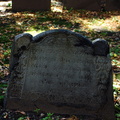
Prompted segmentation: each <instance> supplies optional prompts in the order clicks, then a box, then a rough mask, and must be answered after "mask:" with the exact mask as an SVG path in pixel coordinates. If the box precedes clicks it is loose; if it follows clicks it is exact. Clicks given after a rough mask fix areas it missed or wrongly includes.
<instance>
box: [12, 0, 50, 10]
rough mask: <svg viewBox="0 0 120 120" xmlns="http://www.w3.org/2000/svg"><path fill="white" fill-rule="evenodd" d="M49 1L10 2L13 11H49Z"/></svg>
mask: <svg viewBox="0 0 120 120" xmlns="http://www.w3.org/2000/svg"><path fill="white" fill-rule="evenodd" d="M50 4H51V1H50V0H12V10H13V11H28V10H32V11H38V10H50Z"/></svg>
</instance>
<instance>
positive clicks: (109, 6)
mask: <svg viewBox="0 0 120 120" xmlns="http://www.w3.org/2000/svg"><path fill="white" fill-rule="evenodd" d="M103 1H104V2H105V3H104V4H105V10H107V11H110V10H120V0H107V1H106V0H63V3H64V7H65V8H66V9H71V8H73V9H86V10H97V11H99V10H101V3H102V2H103Z"/></svg>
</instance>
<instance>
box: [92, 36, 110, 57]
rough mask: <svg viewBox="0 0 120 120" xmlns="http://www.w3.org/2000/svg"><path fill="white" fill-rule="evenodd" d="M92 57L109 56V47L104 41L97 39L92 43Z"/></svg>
mask: <svg viewBox="0 0 120 120" xmlns="http://www.w3.org/2000/svg"><path fill="white" fill-rule="evenodd" d="M92 43H93V49H94V55H99V56H107V54H109V45H108V42H107V41H106V40H103V39H101V38H98V39H96V40H94V41H93V42H92Z"/></svg>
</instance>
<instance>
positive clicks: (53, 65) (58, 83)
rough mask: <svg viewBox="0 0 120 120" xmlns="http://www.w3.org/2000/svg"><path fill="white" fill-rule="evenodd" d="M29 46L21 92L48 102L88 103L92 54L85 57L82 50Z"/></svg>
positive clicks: (91, 79) (91, 76)
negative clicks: (30, 47) (32, 94)
mask: <svg viewBox="0 0 120 120" xmlns="http://www.w3.org/2000/svg"><path fill="white" fill-rule="evenodd" d="M32 47H33V48H34V49H30V50H29V51H28V52H26V56H29V57H28V60H27V61H28V63H27V65H26V70H25V71H24V72H25V83H24V88H23V92H27V91H29V92H31V93H39V96H41V97H43V98H45V99H46V100H47V101H49V102H55V101H56V102H57V103H59V102H63V103H66V102H67V103H68V104H69V103H71V104H72V103H74V102H76V103H78V104H80V101H81V102H86V103H88V102H87V100H88V99H90V98H92V96H91V94H89V91H90V90H89V87H90V86H91V84H92V81H94V77H93V76H94V74H93V71H94V70H95V69H94V67H93V57H92V55H90V54H85V53H84V52H83V50H84V49H83V48H82V47H81V48H80V47H79V48H74V47H73V48H71V49H67V48H65V46H63V47H62V46H60V47H57V46H56V47H55V46H54V48H53V46H42V45H40V44H38V45H36V47H34V46H32ZM36 51H40V52H36ZM81 91H82V92H81ZM80 96H82V97H81V99H80ZM86 98H87V99H86Z"/></svg>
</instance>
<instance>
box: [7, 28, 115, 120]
mask: <svg viewBox="0 0 120 120" xmlns="http://www.w3.org/2000/svg"><path fill="white" fill-rule="evenodd" d="M10 73H11V74H10V83H9V87H8V94H7V104H6V107H7V108H9V109H17V110H25V111H31V110H35V109H36V108H40V109H41V110H43V111H45V112H52V113H60V114H76V115H81V116H83V120H114V105H113V94H112V73H111V62H110V58H109V45H108V43H107V42H106V41H105V40H101V39H97V40H94V41H93V42H91V41H89V40H88V39H86V38H84V37H83V36H81V35H80V34H77V33H74V32H71V31H68V30H51V31H47V32H44V33H41V34H38V35H37V36H35V37H32V36H31V35H30V34H20V35H18V36H16V37H15V41H14V45H13V50H12V53H11V63H10Z"/></svg>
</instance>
